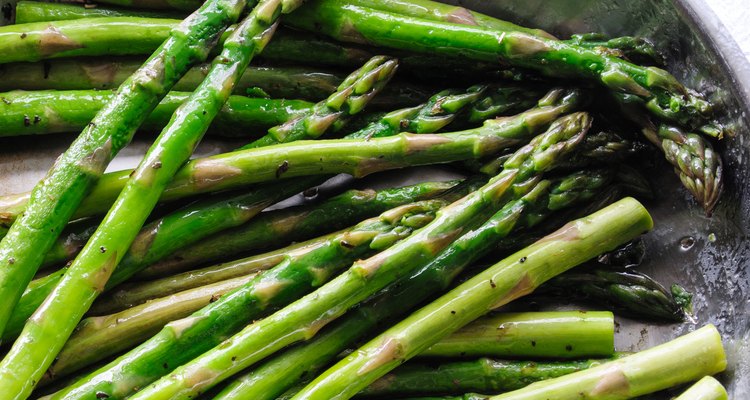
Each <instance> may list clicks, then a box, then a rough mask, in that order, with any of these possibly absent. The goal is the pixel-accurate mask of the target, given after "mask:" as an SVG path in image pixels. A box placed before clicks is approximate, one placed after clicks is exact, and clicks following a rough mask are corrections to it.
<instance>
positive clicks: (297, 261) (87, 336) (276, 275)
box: [48, 200, 447, 398]
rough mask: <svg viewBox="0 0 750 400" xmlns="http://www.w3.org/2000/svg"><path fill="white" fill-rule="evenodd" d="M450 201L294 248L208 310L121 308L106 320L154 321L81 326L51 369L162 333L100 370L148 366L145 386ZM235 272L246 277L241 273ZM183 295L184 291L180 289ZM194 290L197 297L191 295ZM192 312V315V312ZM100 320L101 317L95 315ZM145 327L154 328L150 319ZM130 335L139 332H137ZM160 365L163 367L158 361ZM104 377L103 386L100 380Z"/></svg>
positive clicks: (393, 213)
mask: <svg viewBox="0 0 750 400" xmlns="http://www.w3.org/2000/svg"><path fill="white" fill-rule="evenodd" d="M445 204H447V202H445V201H443V200H429V201H426V202H423V203H412V204H410V205H404V206H401V207H398V208H395V209H392V210H389V211H386V212H385V213H383V214H382V215H381V216H380V217H376V218H373V219H370V220H366V221H364V222H361V223H360V224H358V225H357V226H355V227H353V228H351V229H347V230H345V231H343V232H340V233H338V234H336V235H333V236H332V237H330V238H328V240H325V241H323V242H322V243H320V244H319V245H317V246H316V247H315V248H313V249H310V250H309V251H301V252H297V253H292V254H287V255H285V256H284V259H283V260H282V261H281V262H280V263H279V264H278V265H277V266H276V267H274V268H272V269H270V270H268V271H267V272H265V273H263V274H261V275H260V276H259V277H258V278H256V279H253V280H251V281H249V283H246V284H243V282H235V283H233V285H234V286H235V287H242V289H240V290H236V291H233V292H232V294H231V295H228V296H227V298H226V299H218V300H216V301H215V302H211V305H210V306H209V307H208V308H205V309H203V305H204V304H205V303H204V304H201V305H200V306H198V307H197V308H196V307H195V305H194V304H185V305H183V307H177V308H174V309H170V311H175V312H178V313H177V314H175V315H174V318H173V317H172V316H169V315H165V314H161V315H159V314H157V316H162V318H161V320H156V321H155V320H154V319H153V318H139V316H140V314H142V313H144V312H148V313H150V311H148V310H143V307H139V308H137V309H135V310H127V311H126V312H124V313H121V314H120V315H115V316H107V317H104V318H103V319H104V320H105V321H109V320H111V321H114V322H115V323H116V321H117V320H118V319H121V318H125V320H127V321H129V322H131V323H133V322H135V321H138V320H143V321H145V322H146V323H148V324H153V326H151V327H150V328H149V329H147V330H145V329H144V330H145V331H144V330H133V329H132V327H127V326H125V327H123V326H113V327H111V328H110V329H106V328H105V329H101V330H100V329H97V328H96V327H95V328H94V329H90V330H89V332H87V331H86V329H85V328H82V331H79V332H82V333H81V334H76V335H75V336H73V337H72V338H71V341H70V342H69V343H68V345H67V350H68V351H67V352H65V351H63V352H62V353H61V354H60V358H59V359H58V362H57V364H56V365H55V366H54V367H53V368H52V369H50V370H49V371H48V373H50V372H51V373H54V372H57V371H60V372H64V373H66V372H71V370H72V369H73V368H74V367H75V368H80V367H82V366H86V365H89V364H90V363H92V362H95V361H99V360H102V359H103V358H104V357H106V356H109V355H113V354H116V353H118V352H120V351H122V350H128V349H130V348H132V347H133V346H134V345H136V344H138V343H140V342H141V341H143V340H146V339H149V338H150V337H151V336H152V335H153V334H156V335H155V336H153V338H151V339H149V340H148V341H146V342H145V343H144V344H142V345H140V346H138V347H137V348H136V349H134V350H133V351H132V352H131V353H128V354H126V355H125V356H123V357H120V358H118V359H117V360H116V361H114V362H112V363H110V364H108V365H107V366H105V367H103V368H102V369H100V370H99V371H107V374H112V375H110V376H117V375H119V374H122V373H132V372H133V371H141V373H140V377H139V378H138V380H137V381H130V383H131V385H133V386H143V385H146V384H148V383H149V382H151V381H152V380H154V379H157V378H159V377H160V376H162V375H163V374H167V373H169V372H170V371H171V370H172V369H174V368H176V367H177V366H179V365H181V364H182V363H184V362H186V361H188V360H190V359H191V358H192V357H195V356H197V355H199V354H200V353H202V352H203V351H206V350H208V349H210V348H211V347H213V346H215V345H217V344H219V343H220V342H221V340H222V339H223V338H226V337H227V336H230V335H232V334H234V333H235V332H237V331H238V330H239V329H240V328H242V327H243V326H244V325H246V324H247V322H246V321H251V320H254V319H257V318H259V317H261V316H262V315H263V314H264V313H265V311H266V310H273V309H276V308H278V307H280V306H284V305H286V304H288V303H289V302H291V301H293V300H296V299H297V298H299V297H301V296H302V295H304V294H306V293H308V292H310V291H312V290H314V288H316V287H318V286H321V285H322V284H324V283H325V282H326V281H328V280H329V279H331V278H332V277H334V276H336V274H337V273H338V272H339V270H341V269H343V268H346V267H347V266H349V265H350V264H351V263H352V262H354V261H355V260H357V259H359V258H361V257H368V256H371V255H372V254H374V253H376V252H377V251H379V250H383V249H385V248H387V247H389V246H390V245H392V244H393V243H395V242H396V241H398V240H400V239H402V238H405V237H407V236H409V235H410V234H411V232H412V231H413V230H415V229H417V228H419V227H421V226H424V225H425V224H427V223H428V222H429V221H430V220H431V219H432V217H433V216H434V213H435V211H436V210H437V209H438V208H439V207H440V206H442V205H445ZM305 250H307V249H305ZM235 279H240V280H241V279H242V278H235ZM218 284H219V283H217V284H214V285H218ZM197 290H200V289H197ZM176 296H178V297H179V296H180V294H177V295H176ZM187 296H188V297H192V296H191V295H190V294H187ZM165 302H166V303H170V302H171V301H170V299H167V300H166V301H161V302H157V303H165ZM151 304H153V303H147V304H145V305H144V306H145V307H149V306H150V305H151ZM180 308H181V309H180ZM191 309H192V310H191ZM198 310H200V311H198ZM194 312H197V313H194ZM180 314H185V315H180ZM191 314H192V316H189V315H191ZM182 317H187V320H183V321H177V320H178V319H180V318H182ZM195 319H200V320H201V321H202V322H200V323H198V324H195V325H193V326H190V327H185V328H184V329H183V330H182V331H181V332H180V334H179V335H175V332H174V330H175V329H177V327H178V326H180V324H183V325H184V324H185V323H186V321H190V320H195ZM94 321H97V319H96V317H95V319H94ZM170 321H175V322H173V323H172V324H171V325H170V326H168V327H166V328H164V330H162V326H163V325H164V324H166V323H167V322H170ZM141 327H142V328H147V326H146V325H145V323H144V324H143V325H142V326H141ZM97 331H98V332H97ZM159 331H161V333H159ZM131 335H137V336H135V338H134V337H132V336H131ZM102 336H104V337H105V338H106V339H105V340H109V341H110V342H107V343H101V346H99V345H97V346H92V345H93V344H94V343H96V341H97V340H99V341H101V340H102V339H103V337H102ZM129 336H130V337H129ZM175 336H177V337H175ZM196 338H200V341H199V343H196V342H195V339H196ZM138 339H141V340H138ZM112 341H117V343H111V342H112ZM86 348H89V350H86ZM60 363H62V366H60ZM163 363H169V365H170V366H171V367H169V368H162V364H163ZM154 365H156V366H157V367H156V368H154ZM125 371H129V372H125ZM89 384H90V383H89ZM99 384H100V385H101V382H100V383H99ZM114 386H116V385H113V387H114ZM113 387H110V388H108V389H103V388H102V387H97V392H101V391H103V392H104V393H107V394H108V395H110V396H111V397H117V398H120V397H122V396H126V395H128V394H129V393H128V392H127V391H126V392H122V391H119V390H117V389H114V388H113ZM130 390H132V389H130ZM66 396H70V395H66Z"/></svg>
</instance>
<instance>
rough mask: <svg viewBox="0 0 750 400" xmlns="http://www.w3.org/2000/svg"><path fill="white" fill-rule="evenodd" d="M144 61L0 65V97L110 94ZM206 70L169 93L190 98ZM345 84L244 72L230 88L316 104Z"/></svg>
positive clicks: (274, 69) (288, 70) (326, 74)
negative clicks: (74, 92)
mask: <svg viewBox="0 0 750 400" xmlns="http://www.w3.org/2000/svg"><path fill="white" fill-rule="evenodd" d="M49 4H52V3H49ZM143 61H144V60H143V59H142V58H138V57H107V58H106V59H103V58H64V59H57V60H49V61H44V62H39V63H11V64H0V77H2V80H0V91H10V90H16V89H21V90H47V89H55V90H90V89H115V88H117V86H118V85H119V84H120V83H122V81H124V80H125V79H126V78H127V77H128V76H130V75H131V74H132V73H133V72H135V71H136V70H137V69H138V67H140V66H141V64H143ZM210 68H211V64H208V63H204V64H199V65H197V66H195V67H193V68H191V69H190V70H189V71H188V72H187V73H186V74H185V75H184V76H183V77H182V79H180V80H179V81H178V82H177V83H176V84H175V85H174V87H173V90H177V91H186V92H192V91H193V90H195V88H196V87H198V85H199V84H200V83H201V82H203V79H205V76H206V74H207V73H208V70H209V69H210ZM344 78H345V76H343V75H341V74H340V73H338V72H334V71H329V70H325V69H319V68H317V69H311V68H305V67H288V66H249V67H248V68H247V70H246V71H245V73H244V74H243V75H242V78H240V80H239V81H238V82H237V84H236V85H235V86H234V93H235V94H240V95H242V94H246V92H247V91H248V90H250V89H260V90H262V91H263V92H264V93H266V94H268V95H269V96H270V97H272V98H286V99H305V100H310V101H319V100H322V99H324V98H326V97H328V96H329V95H330V94H331V93H333V92H335V91H336V87H337V86H338V85H339V84H340V83H341V82H342V81H343V80H344Z"/></svg>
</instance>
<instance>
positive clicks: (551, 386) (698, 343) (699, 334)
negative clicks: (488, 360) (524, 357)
mask: <svg viewBox="0 0 750 400" xmlns="http://www.w3.org/2000/svg"><path fill="white" fill-rule="evenodd" d="M726 365H727V360H726V356H725V354H724V348H723V347H722V344H721V336H719V332H718V331H717V330H716V328H715V327H714V326H713V325H706V326H704V327H703V328H701V329H698V330H696V331H694V332H692V333H689V334H687V335H684V336H682V337H679V338H677V339H674V340H672V341H671V342H667V343H664V344H662V345H659V346H656V347H654V348H651V349H649V350H644V351H642V352H640V353H636V354H634V355H631V356H628V357H624V358H621V359H619V360H616V361H611V362H608V363H604V364H602V365H600V366H598V367H594V368H591V369H588V370H585V371H580V372H575V373H573V374H570V375H566V376H563V377H559V378H555V379H550V380H547V381H542V382H537V383H533V384H531V385H529V386H527V387H525V388H523V389H519V390H516V391H513V392H509V393H506V394H501V395H499V396H495V397H492V400H521V399H524V400H537V399H539V400H541V399H550V398H553V399H556V400H568V399H570V400H573V399H580V398H581V397H582V396H584V397H585V398H587V399H591V400H598V399H607V400H621V399H622V400H624V399H632V398H636V397H638V396H642V395H645V394H649V393H653V392H656V391H659V390H663V389H667V388H669V387H672V386H675V385H679V384H680V383H685V382H690V381H692V380H695V379H699V378H701V377H703V376H706V375H712V374H715V373H718V372H721V371H723V370H724V368H726Z"/></svg>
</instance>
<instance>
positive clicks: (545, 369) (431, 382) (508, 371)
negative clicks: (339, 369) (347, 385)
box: [357, 358, 605, 398]
mask: <svg viewBox="0 0 750 400" xmlns="http://www.w3.org/2000/svg"><path fill="white" fill-rule="evenodd" d="M603 362H605V361H602V360H576V361H564V362H549V361H546V362H544V361H542V362H537V361H505V360H495V359H491V358H480V359H476V360H470V361H469V360H467V361H448V362H436V363H429V364H425V363H413V362H410V363H407V364H406V365H403V366H401V367H398V368H396V369H395V370H394V371H393V372H391V373H389V374H387V375H385V376H383V377H382V378H380V379H378V380H377V381H375V382H373V383H372V384H371V385H370V386H368V387H366V388H365V389H364V390H362V391H361V392H360V393H359V394H358V395H357V397H358V398H359V397H375V398H393V397H395V396H398V398H402V397H406V396H441V395H460V394H464V393H468V392H479V393H502V392H506V391H509V390H515V389H520V388H522V387H524V386H526V385H528V384H530V383H533V382H538V381H542V380H546V379H551V378H557V377H559V376H563V375H568V374H571V373H573V372H578V371H582V370H585V369H589V368H592V367H595V366H598V365H601V364H602V363H603Z"/></svg>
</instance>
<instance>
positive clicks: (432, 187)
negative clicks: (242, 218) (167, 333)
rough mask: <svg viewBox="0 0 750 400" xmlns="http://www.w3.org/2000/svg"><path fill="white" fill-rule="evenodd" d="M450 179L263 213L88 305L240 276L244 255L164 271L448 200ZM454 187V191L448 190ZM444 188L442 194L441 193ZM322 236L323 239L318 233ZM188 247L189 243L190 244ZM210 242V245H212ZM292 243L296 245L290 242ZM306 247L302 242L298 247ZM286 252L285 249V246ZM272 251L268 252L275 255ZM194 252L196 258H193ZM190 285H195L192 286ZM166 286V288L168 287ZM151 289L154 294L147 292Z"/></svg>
mask: <svg viewBox="0 0 750 400" xmlns="http://www.w3.org/2000/svg"><path fill="white" fill-rule="evenodd" d="M454 185H455V182H425V183H420V184H417V185H413V186H406V187H401V188H394V189H383V190H379V191H372V190H350V191H347V192H345V193H342V194H340V195H338V196H335V197H333V198H331V199H329V200H327V201H325V202H323V203H320V204H316V205H312V206H299V207H291V208H287V209H282V210H277V211H271V212H267V213H263V214H261V215H260V216H258V217H256V218H254V219H253V220H251V221H250V222H249V223H248V224H245V225H244V226H243V227H242V229H241V231H242V232H241V233H242V235H241V237H242V239H244V241H238V240H232V239H233V237H234V236H235V235H234V233H236V232H237V230H238V229H239V228H235V229H234V230H232V231H228V232H226V233H222V234H219V235H217V236H214V237H210V238H208V239H206V240H204V241H202V242H200V243H195V244H194V246H198V247H199V248H200V249H202V250H203V251H205V252H208V253H201V251H197V253H198V255H200V258H199V259H196V258H193V262H192V263H190V264H188V262H187V261H186V260H180V258H181V257H183V256H185V255H187V254H186V253H185V252H177V253H175V254H174V255H171V256H170V257H167V258H165V259H164V260H166V261H163V262H158V263H156V264H154V265H152V266H151V267H149V269H147V270H146V271H144V272H148V273H149V275H150V274H159V275H163V276H165V278H163V279H158V280H155V281H153V282H147V283H135V284H130V285H127V284H126V285H123V286H121V287H119V288H118V289H117V290H116V291H113V292H112V293H111V294H110V295H108V296H106V297H103V298H101V299H100V301H98V302H97V303H99V304H98V305H95V306H94V307H93V308H92V310H91V311H92V312H93V313H94V315H100V314H109V313H112V312H116V311H120V310H124V309H126V308H129V307H133V306H135V305H138V304H141V303H142V302H144V301H146V300H149V299H150V298H154V297H163V296H165V295H167V294H170V293H169V291H170V290H174V291H181V290H185V289H189V288H191V287H197V286H201V283H202V282H206V281H207V280H208V281H209V282H217V281H220V280H224V279H228V278H234V277H238V276H242V275H244V274H246V273H247V270H246V268H247V267H248V266H254V265H256V262H255V261H250V260H247V261H248V262H245V261H241V262H239V263H236V264H235V263H234V262H230V263H228V264H222V265H219V266H211V267H207V268H204V269H201V270H195V271H189V272H185V273H184V274H182V275H176V276H167V275H169V273H171V272H174V271H176V270H178V269H177V268H175V267H176V266H180V267H181V268H179V270H183V269H187V268H186V265H193V266H194V265H200V264H203V263H205V262H210V261H216V260H221V259H226V258H229V257H232V256H233V255H235V254H240V253H248V252H253V251H258V250H264V249H268V248H273V247H274V246H276V247H278V246H279V245H285V244H288V243H291V242H294V241H300V240H305V239H308V238H311V237H315V235H317V234H320V233H326V232H330V231H332V230H337V229H344V228H346V227H349V226H351V225H352V224H355V223H357V221H361V220H363V219H365V218H370V217H373V216H375V215H378V214H380V213H383V212H385V211H387V210H389V209H391V208H395V207H398V206H401V205H404V204H408V203H412V202H415V201H421V200H427V199H432V198H445V197H446V195H447V197H448V199H453V200H456V198H454V197H455V196H459V195H460V196H463V195H465V194H466V193H468V189H469V188H467V190H460V191H459V190H458V189H460V188H456V187H455V186H454ZM451 188H456V191H455V192H454V191H453V190H449V189H451ZM446 191H447V192H448V193H446ZM323 239H324V238H323ZM318 240H319V239H312V243H309V245H311V246H314V244H315V243H317V241H318ZM194 246H191V247H190V248H192V247H194ZM215 246H216V247H215ZM294 247H297V246H296V245H295V246H294ZM303 248H305V249H306V248H307V246H305V247H303ZM289 251H291V249H289ZM276 253H278V251H274V252H272V253H271V254H276ZM198 255H196V257H198ZM269 258H271V259H273V258H274V257H273V255H260V256H257V257H251V259H253V260H255V259H258V260H261V262H263V263H265V262H266V261H263V260H267V259H269ZM194 285H195V286H194ZM170 288H171V289H170ZM152 294H157V295H156V296H153V295H152Z"/></svg>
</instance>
